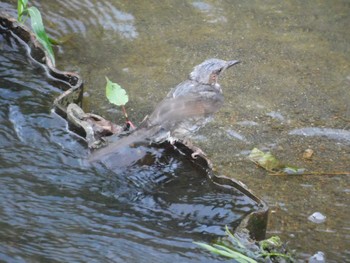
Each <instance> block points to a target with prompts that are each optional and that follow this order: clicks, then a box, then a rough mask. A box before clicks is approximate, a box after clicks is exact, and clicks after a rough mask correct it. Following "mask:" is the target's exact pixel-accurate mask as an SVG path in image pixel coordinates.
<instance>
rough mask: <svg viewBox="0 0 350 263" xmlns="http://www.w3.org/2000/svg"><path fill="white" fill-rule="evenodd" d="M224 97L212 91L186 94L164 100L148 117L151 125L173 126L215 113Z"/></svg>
mask: <svg viewBox="0 0 350 263" xmlns="http://www.w3.org/2000/svg"><path fill="white" fill-rule="evenodd" d="M223 101H224V97H223V95H222V94H220V93H216V92H213V91H203V92H201V93H200V94H199V93H188V94H187V95H186V96H180V97H176V98H166V99H164V100H163V101H162V102H161V103H160V104H159V105H158V106H157V107H156V109H155V110H154V112H153V113H152V114H151V115H150V117H149V123H150V124H151V125H161V126H162V127H163V128H166V124H167V123H169V124H173V123H176V122H179V121H183V120H185V119H187V118H193V117H203V116H207V115H210V114H213V113H215V112H217V111H218V110H219V109H220V107H221V106H222V104H223Z"/></svg>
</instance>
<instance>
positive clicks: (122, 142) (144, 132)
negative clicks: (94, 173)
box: [89, 127, 160, 162]
mask: <svg viewBox="0 0 350 263" xmlns="http://www.w3.org/2000/svg"><path fill="white" fill-rule="evenodd" d="M159 129H160V128H159V127H151V128H141V129H138V130H136V131H135V132H133V133H132V134H130V135H128V136H125V137H121V138H120V139H119V140H117V141H115V142H113V143H110V144H109V145H107V146H106V147H104V148H101V149H98V150H96V151H94V152H93V153H92V154H91V155H90V157H89V162H96V161H99V160H101V159H103V158H104V157H107V156H108V155H110V154H113V153H116V152H118V151H119V150H120V149H121V148H124V147H127V146H130V145H132V144H134V143H140V142H146V141H147V140H148V139H149V138H151V137H152V136H153V135H154V134H156V133H157V132H158V131H159Z"/></svg>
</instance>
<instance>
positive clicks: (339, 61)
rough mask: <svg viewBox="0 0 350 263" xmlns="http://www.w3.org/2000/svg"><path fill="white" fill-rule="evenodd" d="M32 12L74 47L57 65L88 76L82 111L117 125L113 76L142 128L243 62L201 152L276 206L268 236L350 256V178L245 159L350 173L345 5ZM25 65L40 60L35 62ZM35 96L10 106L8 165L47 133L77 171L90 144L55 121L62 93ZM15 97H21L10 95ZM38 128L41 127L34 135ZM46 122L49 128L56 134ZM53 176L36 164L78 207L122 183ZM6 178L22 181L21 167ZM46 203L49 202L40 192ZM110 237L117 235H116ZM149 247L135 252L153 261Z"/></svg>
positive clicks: (87, 6)
mask: <svg viewBox="0 0 350 263" xmlns="http://www.w3.org/2000/svg"><path fill="white" fill-rule="evenodd" d="M5 2H7V3H1V4H0V5H1V7H3V9H7V10H8V11H9V12H10V13H11V12H12V14H14V15H15V4H14V3H11V1H5ZM31 3H32V4H34V5H36V6H37V7H39V8H40V10H41V11H42V13H43V15H44V20H45V23H46V26H47V30H48V32H49V33H50V35H51V36H53V37H55V38H59V37H62V36H63V37H68V38H69V40H68V41H67V42H66V43H65V44H64V45H62V46H61V47H59V48H57V49H56V56H57V63H58V67H59V68H60V69H65V70H74V71H78V72H80V74H81V75H82V77H83V79H84V80H85V87H86V91H87V93H86V97H85V100H84V108H85V110H87V111H91V112H97V113H99V114H103V115H104V116H106V117H108V118H110V119H113V120H116V116H118V118H119V119H122V114H121V112H119V111H118V110H117V109H113V107H112V106H111V105H108V104H107V103H106V100H105V94H104V86H105V76H108V77H109V78H110V79H111V80H113V81H116V82H118V83H119V84H121V85H122V86H123V87H124V88H126V89H127V90H128V93H129V95H130V98H131V100H130V102H129V103H128V105H127V109H128V111H129V115H130V116H131V118H132V119H133V120H134V121H135V122H136V123H137V122H138V121H140V120H142V118H143V117H144V115H145V114H147V113H149V112H151V110H152V108H153V107H154V106H155V104H156V103H157V102H158V101H160V100H161V99H162V98H163V97H164V96H165V94H166V93H167V92H168V91H169V89H170V88H171V87H173V86H175V85H176V84H177V83H179V82H181V81H182V80H184V79H185V78H186V76H187V74H188V73H189V72H190V71H191V68H192V67H193V66H194V65H196V64H198V63H200V62H202V61H203V60H204V59H206V58H209V57H217V58H221V59H239V60H241V61H242V63H241V64H240V65H238V66H237V67H236V68H233V69H230V70H229V71H227V72H225V76H223V78H222V80H221V82H222V86H223V90H224V94H225V98H226V101H225V106H224V108H223V109H222V110H221V111H220V112H219V113H218V114H217V115H216V117H215V120H214V121H213V122H212V123H211V124H209V125H208V126H207V127H205V128H204V129H203V130H201V131H200V133H199V136H198V137H197V138H196V141H197V143H198V144H200V145H201V146H202V147H203V148H204V149H205V151H206V152H207V153H208V155H209V156H210V157H211V159H212V160H213V161H214V164H215V168H216V170H217V171H219V172H220V173H223V174H225V175H230V176H233V177H235V178H237V179H240V180H242V181H243V182H244V183H246V184H247V185H248V186H249V187H250V188H251V189H253V190H254V191H255V192H256V193H258V194H259V195H260V196H261V197H263V198H264V199H265V200H266V201H267V202H268V203H269V205H270V206H271V208H272V209H271V211H272V212H271V214H270V222H269V226H268V235H273V234H278V235H279V236H281V237H282V239H283V240H284V241H289V246H290V247H291V248H294V249H296V250H297V253H298V255H299V258H306V257H308V256H309V255H311V254H314V253H315V252H317V251H318V250H321V251H324V252H325V254H326V257H327V259H328V261H329V262H344V261H346V260H348V258H349V257H350V251H349V247H350V240H349V236H350V223H349V222H350V214H349V212H348V211H349V201H348V200H349V194H350V190H349V189H350V188H349V175H339V176H309V177H307V176H303V177H273V176H270V175H268V174H266V172H264V171H262V170H260V169H258V168H257V167H256V166H255V165H254V164H252V163H251V162H250V161H248V160H247V154H248V153H249V151H250V150H251V149H252V148H254V147H259V148H260V149H264V150H271V151H272V152H273V153H274V155H276V156H278V158H279V159H281V160H283V161H284V162H285V163H289V164H292V165H296V166H299V167H304V168H306V169H307V171H320V172H327V171H329V172H344V171H349V170H350V145H349V130H350V123H349V116H350V104H349V101H350V91H349V90H350V62H349V61H350V45H349V43H350V34H349V29H348V27H349V26H348V25H349V24H350V15H349V14H350V5H349V3H348V1H317V2H315V1H312V2H310V1H309V2H307V1H283V2H280V1H268V2H266V1H265V2H264V3H261V2H260V1H246V2H242V1H216V2H213V1H181V2H174V1H162V2H159V1H145V2H140V3H135V2H132V1H130V3H126V2H121V1H110V2H103V1H87V0H86V1H76V0H73V1H69V2H63V1H31ZM22 60H23V58H22ZM26 63H29V64H30V62H28V61H27V60H26ZM34 68H35V67H34ZM27 74H29V76H27V77H24V78H22V82H26V81H28V79H31V75H32V74H33V73H32V72H30V73H27ZM14 79H17V77H16V78H14ZM16 81H19V80H16ZM26 92H28V91H26ZM26 92H24V91H22V93H23V94H22V93H20V95H18V94H17V93H16V103H14V105H13V106H12V107H5V106H4V105H3V104H2V106H1V107H5V109H4V112H5V113H6V115H3V116H2V119H4V120H6V122H7V123H8V124H7V125H5V126H6V127H7V128H6V129H9V131H12V133H11V132H9V133H3V134H6V135H2V136H5V140H2V141H3V142H2V143H4V144H5V145H9V146H11V147H14V148H15V149H14V150H13V151H14V153H16V154H14V156H13V157H11V160H12V159H13V160H20V159H21V158H23V155H24V154H25V153H23V151H22V150H19V149H17V148H16V146H13V144H16V143H15V142H16V141H18V140H19V141H21V140H27V141H30V142H37V141H38V140H39V141H40V140H42V137H43V136H42V133H44V134H45V132H46V136H44V138H46V139H47V140H52V141H55V140H59V142H57V143H52V145H51V146H50V147H52V149H50V147H49V148H47V149H49V150H45V156H47V153H46V151H49V152H52V155H53V157H52V158H53V160H55V161H52V162H53V163H54V164H55V165H56V166H57V163H60V162H61V163H62V162H63V164H61V165H60V166H61V167H62V166H63V167H65V166H68V167H69V168H67V169H68V171H69V170H70V169H72V167H79V165H80V162H79V161H78V159H79V158H83V156H85V154H86V149H85V147H84V145H83V144H81V143H79V140H77V139H76V138H72V135H68V134H67V133H66V130H65V129H64V128H63V126H64V122H63V121H61V120H60V119H57V117H55V116H54V115H51V114H48V112H49V111H50V106H51V105H50V98H51V99H53V98H54V97H55V95H56V94H57V91H55V90H54V88H52V89H51V92H50V93H49V95H48V94H46V95H43V94H45V93H43V92H47V89H45V91H42V90H41V89H38V88H37V90H36V93H38V94H39V95H37V96H32V94H30V95H29V97H30V98H27V97H26ZM2 94H6V93H2ZM7 94H9V95H8V96H10V95H11V94H12V93H11V92H9V91H7ZM2 96H4V95H2ZM11 96H14V95H13V94H12V95H11ZM17 96H18V97H17ZM40 96H44V97H45V100H44V99H42V101H43V102H42V103H41V102H40V103H38V102H37V101H36V100H37V99H38V98H40ZM23 97H24V98H27V99H26V100H25V99H22V100H25V101H27V100H28V103H31V104H34V105H37V104H40V105H41V106H37V107H32V106H28V105H27V104H26V103H21V104H19V103H17V102H18V101H17V100H21V98H23ZM6 100H9V98H7V97H6ZM45 103H46V104H45ZM22 104H23V105H22ZM31 104H30V105H31ZM19 105H22V106H19ZM26 105H27V106H26ZM43 105H46V106H45V109H43V111H46V113H47V114H45V116H44V117H42V118H43V119H45V121H44V123H43V121H42V119H40V121H37V118H36V117H35V116H34V115H33V114H35V112H36V111H37V110H38V109H40V108H42V107H44V106H43ZM22 107H23V108H30V111H26V112H28V113H27V115H29V116H23V110H25V109H22ZM39 112H41V113H42V111H39ZM5 113H2V114H5ZM41 113H40V114H41ZM16 114H17V115H16ZM40 114H39V115H40ZM11 116H12V118H14V117H13V116H17V117H16V120H18V119H17V118H21V119H23V121H24V123H28V125H27V126H26V127H25V128H23V127H22V128H21V126H18V124H17V126H16V125H14V124H12V121H11V118H10V117H11ZM33 121H36V122H35V123H36V124H35V126H34V128H33V127H32V125H33V124H32V123H33ZM48 123H50V127H51V125H52V127H51V128H50V129H51V131H50V132H48V131H47V126H48V125H47V124H48ZM37 125H38V126H37ZM40 125H41V126H40ZM28 126H29V127H28ZM9 127H11V129H10V128H9ZM38 127H42V129H40V132H41V133H39V135H38V134H35V132H34V131H35V129H39V128H38ZM55 127H56V128H55ZM33 129H34V131H33ZM24 130H25V131H26V132H24ZM14 131H16V132H14ZM32 133H34V134H32ZM11 134H12V135H11ZM30 134H32V135H30ZM54 134H59V136H56V135H54ZM40 143H42V142H39V143H35V144H34V143H33V145H35V147H34V148H35V151H34V150H33V149H32V148H31V147H28V146H27V148H28V151H29V152H30V151H34V152H36V151H37V148H38V149H39V150H41V149H42V147H40V146H38V145H40ZM53 145H56V146H53ZM45 147H47V146H45ZM59 147H61V148H59ZM308 148H311V149H313V150H314V156H313V158H312V160H305V159H303V158H302V154H303V152H304V150H305V149H308ZM16 149H17V151H18V152H19V153H17V151H16ZM67 149H69V150H67ZM39 150H38V151H39ZM67 155H68V156H71V159H69V158H68V159H69V160H70V161H69V163H68V164H67V163H65V162H67V159H66V157H67ZM40 156H42V155H36V154H35V155H33V156H31V157H30V158H31V159H33V160H36V159H38V160H41V162H42V161H43V160H45V162H49V163H50V162H51V161H50V160H47V158H46V157H45V158H44V157H40ZM62 156H63V157H62ZM47 165H48V164H47ZM19 167H21V166H19ZM45 167H46V166H45V165H43V168H41V169H38V168H37V167H36V168H32V169H33V170H34V171H35V172H33V173H35V174H37V175H36V177H35V178H40V180H44V182H45V183H48V182H52V181H53V182H54V183H53V184H54V185H57V184H58V183H57V182H58V181H59V182H60V184H62V189H63V190H64V189H66V188H68V189H70V188H69V187H72V188H73V189H74V188H76V187H78V188H79V189H80V190H76V189H75V195H73V196H72V197H71V198H72V199H74V198H75V199H76V200H80V199H83V197H82V196H84V194H83V193H82V192H80V191H82V190H81V189H83V188H84V186H86V185H88V186H86V187H87V189H88V190H85V191H86V192H85V194H86V195H87V196H89V197H91V196H92V194H91V192H89V191H91V189H94V188H90V187H91V185H93V184H95V185H96V189H100V190H93V192H94V191H96V192H97V193H98V194H97V196H99V195H100V194H101V193H103V192H104V191H105V188H107V189H108V188H109V187H112V186H113V184H118V183H117V182H115V181H113V180H115V179H106V178H109V177H105V176H103V175H100V176H96V175H95V172H93V171H85V170H84V169H83V171H80V170H79V171H78V172H76V171H74V174H75V176H73V177H72V176H70V175H67V176H62V175H61V171H60V176H57V175H56V176H54V174H55V172H53V173H52V174H51V173H48V172H47V168H45ZM3 169H4V168H3ZM6 169H14V170H17V171H18V172H19V173H23V171H22V169H21V168H18V167H16V168H13V167H12V168H11V167H10V168H6ZM60 169H61V168H60ZM75 169H76V168H74V170H75ZM37 170H40V171H41V172H38V171H37ZM21 171H22V172H21ZM26 171H27V170H26ZM43 171H46V172H43ZM41 173H45V176H44V175H43V174H41ZM98 174H103V173H101V172H99V173H98ZM42 178H44V179H42ZM77 181H78V182H79V183H78V182H77ZM101 181H102V182H101ZM141 181H142V180H141ZM40 183H42V181H39V182H36V183H35V187H37V185H40ZM33 184H34V183H33ZM18 185H20V184H19V183H18ZM104 187H105V188H104ZM141 188H142V187H141ZM43 189H48V187H43ZM63 190H62V191H63ZM106 191H107V193H109V194H107V196H108V198H107V197H103V198H102V197H96V198H101V199H99V200H101V201H100V203H99V205H101V206H102V207H105V206H106V204H108V201H110V202H112V203H113V202H115V199H118V198H112V199H110V198H111V197H110V193H113V192H114V191H113V190H106ZM51 192H52V191H50V192H49V193H50V194H51ZM83 192H84V191H83ZM46 195H48V194H45V193H41V195H40V196H46ZM8 198H10V197H8ZM24 200H25V199H24ZM62 202H63V201H62ZM66 202H67V203H68V204H67V203H65V206H68V207H69V201H66ZM74 202H76V201H74ZM71 204H72V203H71ZM73 207H74V208H76V207H75V205H74V206H73ZM97 209H98V208H96V210H97ZM316 211H318V212H321V213H322V214H324V215H326V216H327V220H326V221H325V222H324V223H322V224H317V225H316V224H314V223H312V222H309V221H308V220H307V218H308V216H310V215H311V214H313V213H314V212H316ZM73 214H74V213H73ZM89 214H93V215H94V216H97V215H96V213H92V212H91V213H89ZM102 214H103V213H102ZM76 220H77V221H79V220H82V219H81V218H80V219H76ZM82 221H83V220H82ZM72 224H73V223H72ZM22 228H23V227H22ZM7 229H12V228H7ZM111 229H113V231H117V230H116V228H114V226H111ZM22 230H23V229H22ZM9 231H11V230H9ZM23 232H24V233H26V232H25V231H24V230H23ZM82 232H84V231H82ZM107 232H109V231H107V230H105V231H102V232H101V233H100V235H99V237H101V239H104V238H105V239H108V238H107V237H108V235H107V234H106V233H107ZM47 235H49V234H47ZM13 236H16V237H17V236H18V235H13ZM130 239H132V238H130ZM53 240H54V239H53ZM62 240H63V241H64V238H63V239H62ZM82 242H83V241H82ZM84 242H86V240H84ZM106 242H108V241H106ZM125 242H126V241H125ZM130 242H132V241H130ZM44 243H45V242H44ZM72 243H74V242H72ZM78 243H79V242H78ZM69 244H71V243H69ZM84 244H85V243H84ZM128 245H129V244H126V246H128ZM82 246H84V245H83V244H82ZM12 247H14V246H12ZM68 247H71V246H68ZM155 247H156V246H155ZM103 248H104V247H103ZM142 248H143V247H140V248H138V249H140V250H141V251H142ZM72 249H73V248H72ZM100 249H101V250H103V249H102V247H101V248H100ZM120 250H121V251H123V252H124V251H127V250H126V249H120ZM174 250H177V248H174ZM160 251H163V250H161V249H160ZM190 251H192V252H193V250H190ZM192 252H191V253H192ZM102 253H103V252H101V254H102ZM193 253H194V252H193ZM72 254H74V253H72ZM179 255H182V254H181V252H179ZM136 261H137V260H136ZM199 261H200V260H199Z"/></svg>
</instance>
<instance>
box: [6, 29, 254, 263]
mask: <svg viewBox="0 0 350 263" xmlns="http://www.w3.org/2000/svg"><path fill="white" fill-rule="evenodd" d="M0 41H1V45H2V51H3V52H2V54H1V56H0V62H1V66H0V76H1V82H0V89H1V95H0V104H1V111H0V112H1V117H0V118H1V126H0V136H1V140H0V152H1V158H0V163H1V168H0V183H1V185H2V188H1V191H0V198H1V200H2V204H3V205H2V208H1V210H0V217H1V228H0V233H1V235H0V236H1V238H0V259H1V260H4V261H7V262H28V261H29V262H30V261H33V262H38V261H40V262H45V261H50V262H56V261H57V262H82V261H83V262H101V261H103V262H105V261H111V262H156V261H159V260H161V261H162V262H173V260H174V258H175V259H176V260H178V261H186V262H199V261H207V260H210V261H216V260H215V259H214V257H212V256H211V255H207V254H206V253H203V252H202V251H200V250H199V249H196V246H195V245H194V244H193V243H192V242H193V241H209V240H211V239H212V238H215V237H217V236H218V235H223V234H224V227H225V225H229V226H231V227H236V226H238V224H239V223H240V221H241V219H242V218H243V217H244V216H245V215H247V214H248V213H250V212H251V211H253V210H255V209H257V205H256V203H255V202H253V201H252V200H250V199H249V198H248V197H246V196H245V195H243V194H242V193H240V192H238V191H236V192H232V191H225V190H224V189H222V188H221V187H218V186H216V185H214V184H212V183H210V181H209V179H208V178H207V177H206V175H205V173H204V172H201V171H200V170H198V169H195V167H193V165H192V164H191V163H190V162H189V161H188V160H187V159H186V158H184V157H183V156H182V155H181V154H179V153H176V152H174V151H173V150H171V149H162V148H154V147H145V146H139V147H137V148H135V149H128V150H127V151H126V152H125V153H123V155H121V156H119V158H122V159H123V160H119V161H118V162H117V163H118V165H114V166H113V169H112V170H111V169H110V168H109V167H108V168H107V167H105V166H104V165H101V164H96V165H91V164H89V162H88V161H87V157H88V154H89V152H88V150H87V147H86V144H85V143H84V142H83V140H82V139H81V138H79V137H78V136H77V135H74V134H73V133H70V132H69V131H68V130H67V128H66V126H67V125H66V122H65V121H64V120H63V119H61V118H60V117H59V116H57V115H56V114H54V113H53V112H52V110H51V109H52V101H53V99H54V98H55V97H56V96H57V95H58V94H59V91H58V90H57V88H55V81H54V80H52V79H50V78H49V77H48V76H47V75H46V72H45V71H44V69H43V68H41V66H40V65H38V64H36V63H35V62H33V61H32V60H30V59H29V58H28V55H27V50H26V49H25V48H24V46H23V45H22V44H21V43H20V42H18V40H17V39H15V38H13V37H11V36H10V35H9V34H6V33H3V34H1V35H0ZM57 84H58V83H56V85H57ZM135 155H139V156H140V158H138V159H137V160H135V159H132V161H131V162H128V157H129V156H131V157H132V158H133V157H134V156H135ZM115 158H118V157H115Z"/></svg>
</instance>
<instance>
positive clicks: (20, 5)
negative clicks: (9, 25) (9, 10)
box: [17, 0, 28, 22]
mask: <svg viewBox="0 0 350 263" xmlns="http://www.w3.org/2000/svg"><path fill="white" fill-rule="evenodd" d="M27 4H28V0H18V1H17V20H18V22H22V17H23V13H25V11H26V10H27Z"/></svg>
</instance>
